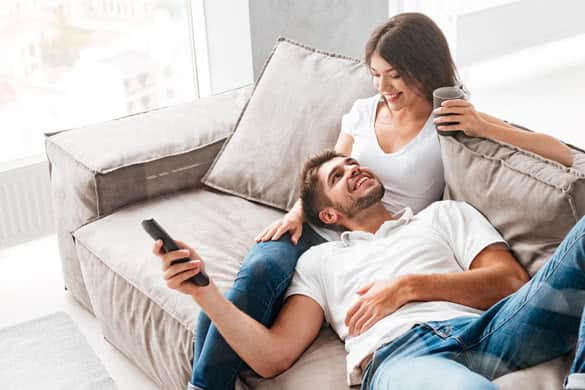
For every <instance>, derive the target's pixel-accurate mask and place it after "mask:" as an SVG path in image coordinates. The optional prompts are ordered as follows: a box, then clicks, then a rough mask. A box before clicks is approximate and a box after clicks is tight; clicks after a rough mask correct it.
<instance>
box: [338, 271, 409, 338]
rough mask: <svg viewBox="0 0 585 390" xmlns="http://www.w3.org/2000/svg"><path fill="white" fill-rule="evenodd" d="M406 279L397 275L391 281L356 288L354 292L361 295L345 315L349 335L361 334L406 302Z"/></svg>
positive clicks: (376, 282) (407, 300)
mask: <svg viewBox="0 0 585 390" xmlns="http://www.w3.org/2000/svg"><path fill="white" fill-rule="evenodd" d="M406 280H407V279H406V277H399V278H397V279H394V280H392V281H375V282H372V283H368V284H367V285H365V286H363V287H362V288H360V289H359V290H357V291H356V293H357V294H359V295H361V297H360V299H359V300H358V301H357V302H356V303H354V304H353V306H352V307H350V308H349V310H348V311H347V315H346V316H345V325H346V326H347V327H348V328H349V334H350V336H357V335H360V334H362V333H363V332H365V331H366V330H368V329H369V328H371V327H372V326H373V325H374V324H375V323H376V322H378V321H380V320H381V319H382V318H384V317H386V316H387V315H390V314H392V313H394V312H395V311H396V310H398V309H399V308H400V307H401V306H402V305H404V304H406V303H408V302H409V299H408V294H407V291H406V290H407V288H406V285H405V282H406Z"/></svg>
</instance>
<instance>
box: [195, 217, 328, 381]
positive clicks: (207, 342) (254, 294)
mask: <svg viewBox="0 0 585 390" xmlns="http://www.w3.org/2000/svg"><path fill="white" fill-rule="evenodd" d="M324 241H325V240H324V239H323V238H322V237H321V236H319V235H318V234H317V233H315V231H314V230H313V229H311V228H310V227H309V226H308V225H306V224H305V225H304V226H303V235H302V236H301V238H300V239H299V241H298V243H297V245H294V244H292V242H291V240H290V235H289V234H288V233H287V234H285V235H283V236H282V237H281V238H280V239H279V240H277V241H267V242H261V243H258V244H256V245H254V247H252V249H251V250H250V252H248V255H247V256H246V258H245V259H244V262H243V263H242V267H241V269H240V272H238V275H237V277H236V280H235V281H234V284H233V286H232V288H231V289H230V290H229V291H228V292H227V293H226V297H227V299H229V300H230V301H231V302H233V303H234V305H236V306H237V307H238V308H239V309H240V310H242V311H243V312H245V313H247V314H248V315H249V316H251V317H252V318H254V319H255V320H257V321H258V322H261V323H262V324H264V325H266V326H267V327H270V326H271V325H272V323H273V322H274V319H275V318H276V315H277V314H278V312H279V311H280V309H281V307H282V304H283V296H284V293H285V292H286V290H287V288H288V286H289V284H290V282H291V280H292V277H293V275H294V271H295V267H296V264H297V261H298V259H299V257H300V256H301V255H302V254H303V253H304V252H305V251H306V250H307V249H309V248H310V247H311V246H313V245H317V244H320V243H322V242H324ZM243 367H245V363H244V362H243V361H242V359H240V357H239V356H238V355H237V354H236V353H235V352H234V351H233V350H232V348H231V347H230V346H229V345H228V344H227V343H226V342H225V340H224V339H223V337H222V336H221V335H220V334H219V332H218V330H217V328H216V327H215V325H213V324H212V323H211V321H210V320H209V318H208V317H207V315H206V314H205V313H204V312H203V311H202V312H201V314H200V316H199V320H198V322H197V327H196V330H195V343H194V358H193V374H192V376H191V382H190V384H189V388H190V389H205V390H216V389H217V390H220V389H221V390H226V389H233V388H234V386H235V382H236V377H237V375H238V372H239V371H240V370H241V369H242V368H243Z"/></svg>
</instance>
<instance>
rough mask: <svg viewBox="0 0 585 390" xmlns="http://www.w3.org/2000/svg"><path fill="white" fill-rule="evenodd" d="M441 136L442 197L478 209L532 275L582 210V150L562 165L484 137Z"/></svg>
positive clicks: (584, 159) (584, 185)
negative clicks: (566, 164)
mask: <svg viewBox="0 0 585 390" xmlns="http://www.w3.org/2000/svg"><path fill="white" fill-rule="evenodd" d="M440 140H441V150H442V154H443V163H444V167H445V170H444V172H445V182H446V188H445V194H444V198H445V199H454V200H463V201H466V202H468V203H469V204H471V205H472V206H474V207H475V208H476V209H477V210H479V211H480V212H481V213H483V215H484V216H485V217H486V218H487V219H488V220H489V221H490V222H491V223H492V224H493V225H494V226H495V227H496V229H498V231H499V232H500V233H501V234H502V236H503V237H504V238H505V239H506V240H507V241H508V244H509V245H510V248H511V250H512V253H513V254H514V255H515V257H516V258H517V259H518V260H519V261H520V262H521V263H522V265H523V266H524V267H525V268H526V270H527V271H528V272H529V273H530V275H534V273H536V271H538V269H539V268H540V267H541V266H542V265H543V264H544V262H546V260H547V259H548V258H549V257H550V255H551V254H552V253H553V252H554V250H555V249H556V247H557V246H558V245H559V244H560V242H561V241H562V240H563V238H564V237H565V235H566V234H567V233H568V231H569V230H570V229H571V228H572V227H573V225H575V223H576V222H577V221H578V220H579V219H580V218H581V217H582V216H583V215H584V214H585V153H583V152H582V151H579V150H577V149H573V154H574V157H575V158H574V160H575V161H574V164H573V166H572V167H571V168H567V167H564V166H563V165H561V164H558V163H556V162H553V161H550V160H546V159H544V158H542V157H540V156H538V155H536V154H533V153H529V152H526V151H523V150H520V149H518V148H516V147H513V146H511V145H508V144H505V143H501V142H497V141H493V140H489V139H483V138H470V137H466V136H465V135H463V134H460V135H457V136H455V137H441V138H440Z"/></svg>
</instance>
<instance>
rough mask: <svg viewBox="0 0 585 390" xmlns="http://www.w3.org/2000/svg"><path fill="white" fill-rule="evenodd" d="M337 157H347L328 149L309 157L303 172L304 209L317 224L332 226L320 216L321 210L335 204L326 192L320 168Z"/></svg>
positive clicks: (302, 195)
mask: <svg viewBox="0 0 585 390" xmlns="http://www.w3.org/2000/svg"><path fill="white" fill-rule="evenodd" d="M336 157H346V156H345V155H343V154H341V153H337V152H336V151H334V150H331V149H328V150H325V151H323V152H320V153H319V154H316V155H315V156H313V157H311V158H309V159H307V160H306V161H305V163H304V165H303V170H302V172H301V201H302V202H303V211H304V212H305V216H306V217H307V220H308V221H309V222H312V223H314V224H315V225H317V226H322V227H330V226H329V225H326V224H325V223H324V222H323V221H321V219H320V218H319V212H320V211H321V210H323V209H324V208H325V207H330V206H333V203H332V202H331V200H330V199H329V197H328V196H327V195H326V194H325V189H324V188H323V185H324V184H323V183H321V182H320V181H319V175H318V173H319V168H320V167H321V166H322V165H323V164H325V163H326V162H327V161H330V160H333V159H334V158H336Z"/></svg>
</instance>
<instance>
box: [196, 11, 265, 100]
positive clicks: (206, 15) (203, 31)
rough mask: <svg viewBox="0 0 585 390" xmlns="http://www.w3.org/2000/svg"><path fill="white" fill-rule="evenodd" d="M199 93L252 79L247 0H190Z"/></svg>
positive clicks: (231, 86)
mask: <svg viewBox="0 0 585 390" xmlns="http://www.w3.org/2000/svg"><path fill="white" fill-rule="evenodd" d="M192 7H193V23H194V39H195V47H196V53H197V72H198V78H199V90H200V96H202V97H203V96H209V95H213V94H217V93H221V92H224V91H227V90H230V89H233V88H237V87H240V86H242V85H247V84H251V83H252V82H253V79H254V77H253V73H252V48H251V44H250V17H249V11H248V10H249V4H248V0H194V1H193V2H192Z"/></svg>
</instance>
